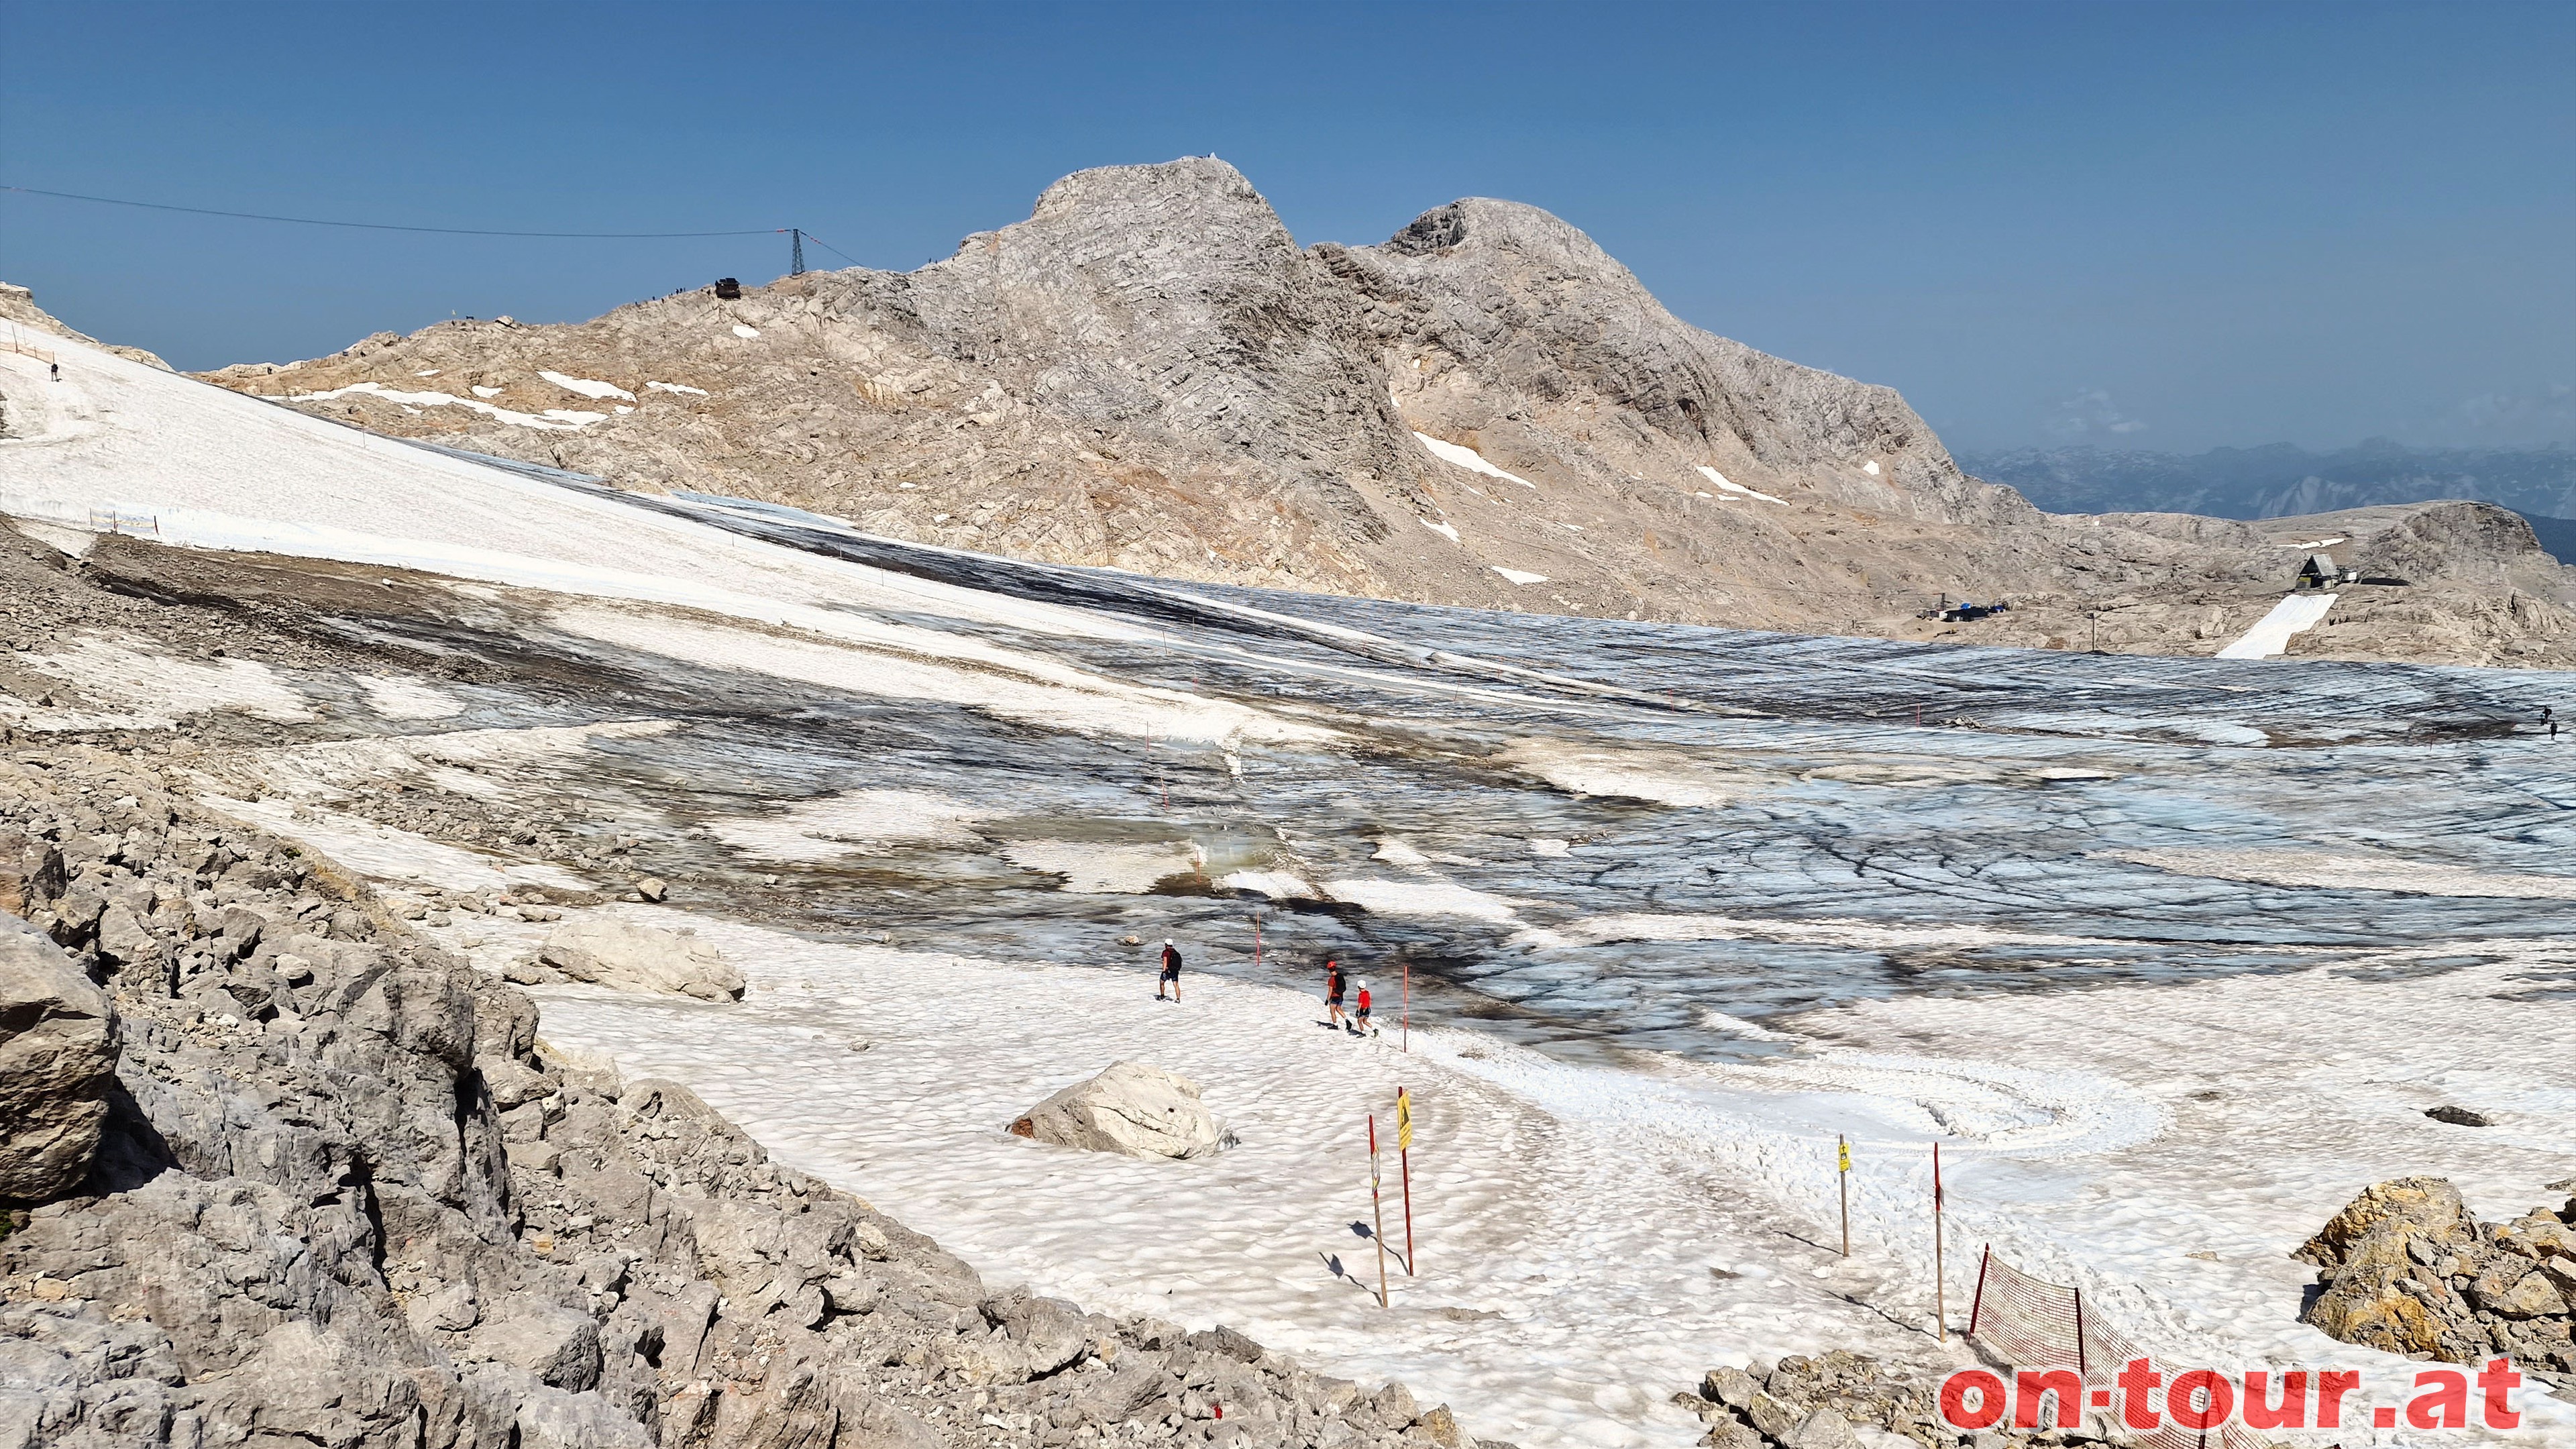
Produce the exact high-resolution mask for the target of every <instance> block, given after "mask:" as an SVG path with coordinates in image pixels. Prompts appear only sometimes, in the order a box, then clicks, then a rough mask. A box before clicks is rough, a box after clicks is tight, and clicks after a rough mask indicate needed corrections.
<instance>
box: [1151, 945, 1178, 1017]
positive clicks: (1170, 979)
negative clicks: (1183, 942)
mask: <svg viewBox="0 0 2576 1449" xmlns="http://www.w3.org/2000/svg"><path fill="white" fill-rule="evenodd" d="M1166 986H1168V987H1170V988H1172V1000H1173V1001H1174V1002H1178V1001H1179V1000H1180V999H1181V948H1180V947H1178V946H1175V945H1173V944H1172V939H1171V937H1169V936H1166V937H1164V938H1163V975H1162V979H1161V980H1158V981H1156V982H1155V983H1154V999H1155V1000H1156V1001H1160V1000H1162V999H1163V988H1164V987H1166Z"/></svg>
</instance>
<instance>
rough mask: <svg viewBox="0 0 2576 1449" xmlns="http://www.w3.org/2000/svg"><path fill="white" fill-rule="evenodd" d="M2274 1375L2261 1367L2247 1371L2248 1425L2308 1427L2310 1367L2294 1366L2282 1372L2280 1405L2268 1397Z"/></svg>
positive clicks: (2260, 1427)
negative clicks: (2277, 1405) (2274, 1403)
mask: <svg viewBox="0 0 2576 1449" xmlns="http://www.w3.org/2000/svg"><path fill="white" fill-rule="evenodd" d="M2271 1380H2272V1376H2271V1375H2270V1374H2267V1373H2265V1372H2263V1371H2262V1370H2261V1369H2247V1370H2246V1371H2245V1427H2246V1428H2248V1429H2304V1428H2306V1427H2308V1371H2307V1370H2306V1369H2292V1370H2290V1371H2289V1372H2288V1373H2285V1374H2283V1375H2281V1406H2280V1407H2279V1408H2277V1409H2276V1408H2274V1407H2272V1405H2271V1404H2270V1403H2269V1402H2268V1401H2267V1398H2266V1395H2267V1394H2268V1393H2269V1392H2270V1385H2271Z"/></svg>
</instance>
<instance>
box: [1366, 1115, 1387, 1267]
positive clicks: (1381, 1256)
mask: <svg viewBox="0 0 2576 1449" xmlns="http://www.w3.org/2000/svg"><path fill="white" fill-rule="evenodd" d="M1368 1127H1369V1214H1370V1216H1372V1217H1373V1218H1375V1219H1376V1220H1377V1232H1376V1234H1375V1236H1376V1238H1377V1306H1378V1307H1380V1308H1384V1307H1385V1306H1386V1199H1385V1198H1384V1197H1382V1196H1380V1195H1379V1193H1378V1186H1377V1114H1376V1113H1375V1112H1371V1113H1370V1114H1369V1119H1368Z"/></svg>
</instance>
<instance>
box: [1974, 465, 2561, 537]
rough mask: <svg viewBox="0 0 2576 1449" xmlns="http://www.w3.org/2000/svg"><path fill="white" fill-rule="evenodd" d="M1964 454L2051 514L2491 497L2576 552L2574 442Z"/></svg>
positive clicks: (2260, 510) (2304, 509)
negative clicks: (2326, 449)
mask: <svg viewBox="0 0 2576 1449" xmlns="http://www.w3.org/2000/svg"><path fill="white" fill-rule="evenodd" d="M1958 461H1959V466H1960V467H1961V468H1962V469H1963V470H1965V471H1966V472H1968V473H1971V474H1973V475H1975V476H1976V477H1979V478H1982V479H1984V480H1986V481H1987V482H1989V483H2008V484H2011V485H2012V486H2013V487H2015V488H2018V489H2020V490H2021V493H2022V496H2023V497H2026V498H2028V499H2029V500H2030V501H2031V502H2033V503H2036V504H2038V505H2039V506H2040V507H2041V508H2044V509H2046V510H2048V511H2049V512H2051V513H2199V514H2207V515H2211V516H2214V517H2218V518H2287V517H2291V516H2294V515H2298V514H2305V513H2331V512H2333V511H2335V510H2337V509H2343V508H2362V507H2367V506H2369V505H2372V504H2377V503H2415V502H2419V501H2421V500H2423V499H2427V498H2475V499H2482V500H2484V501H2486V502H2489V503H2500V504H2502V505H2504V506H2505V507H2507V508H2510V509H2512V510H2513V511H2514V512H2516V513H2519V514H2521V515H2523V516H2524V517H2525V518H2529V519H2531V520H2532V528H2533V531H2534V532H2536V533H2538V534H2540V536H2541V537H2540V541H2541V544H2542V546H2543V547H2546V548H2548V549H2549V551H2550V552H2552V553H2554V554H2557V555H2558V556H2559V557H2560V558H2562V559H2563V558H2568V557H2571V556H2576V522H2571V521H2570V520H2576V449H2571V448H2569V447H2568V446H2567V445H2566V444H2564V443H2553V444H2551V445H2550V446H2548V447H2545V448H2439V449H2420V450H2419V449H2415V448H2408V447H2405V446H2403V445H2401V444H2398V443H2393V442H2390V441H2389V440H2388V439H2386V438H2372V439H2370V440H2369V441H2367V442H2364V443H2359V444H2356V445H2354V446H2352V447H2349V448H2345V449H2342V450H2340V451H2337V452H2332V453H2311V452H2309V451H2307V450H2306V449H2304V448H2299V447H2294V446H2292V445H2291V444H2288V443H2274V444H2272V445H2270V446H2268V447H2261V448H2213V449H2211V450H2210V451H2208V452H2206V453H2190V454H2184V453H2145V452H2134V453H2133V452H2116V451H2112V450H2108V449H2103V448H2051V449H2039V448H2023V449H2020V450H2017V451H2014V452H2009V453H1989V454H1985V455H1982V456H1975V457H1972V456H1969V455H1967V454H1965V453H1962V454H1960V455H1959V460H1958ZM2552 525H2555V526H2554V527H2553V526H2552Z"/></svg>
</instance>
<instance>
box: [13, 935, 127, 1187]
mask: <svg viewBox="0 0 2576 1449" xmlns="http://www.w3.org/2000/svg"><path fill="white" fill-rule="evenodd" d="M115 1079H116V1011H115V1008H113V1007H111V1006H109V1005H108V1002H107V996H106V994H105V993H103V992H101V991H100V990H99V989H98V987H97V986H96V985H94V984H92V983H91V981H90V979H89V974H88V973H87V972H85V971H83V970H81V968H80V966H79V965H78V964H77V963H76V962H74V961H73V960H72V958H71V957H69V956H67V955H65V954H63V951H62V948H61V947H58V946H56V945H55V944H54V943H53V942H52V941H49V940H47V939H46V938H45V937H43V936H42V935H39V934H38V933H37V932H36V931H35V930H34V929H33V928H31V927H28V926H26V925H24V924H21V923H19V922H17V921H15V920H13V919H9V918H6V917H0V1201H5V1200H14V1201H18V1202H42V1201H44V1200H46V1199H49V1198H55V1197H60V1196H61V1195H63V1194H64V1193H67V1192H69V1191H71V1190H72V1189H73V1188H75V1187H78V1186H79V1185H80V1182H81V1179H82V1178H84V1177H87V1176H88V1175H89V1166H90V1162H91V1159H93V1158H95V1157H96V1156H97V1155H98V1138H99V1132H100V1130H101V1129H102V1128H103V1127H104V1126H105V1125H106V1123H107V1089H108V1087H109V1085H110V1084H111V1083H112V1082H114V1081H115Z"/></svg>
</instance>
